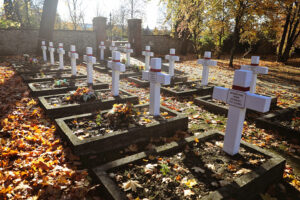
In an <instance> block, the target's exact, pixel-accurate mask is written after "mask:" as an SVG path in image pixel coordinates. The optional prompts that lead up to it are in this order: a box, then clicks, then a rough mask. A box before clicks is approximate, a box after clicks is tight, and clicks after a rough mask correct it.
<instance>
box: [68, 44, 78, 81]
mask: <svg viewBox="0 0 300 200" xmlns="http://www.w3.org/2000/svg"><path fill="white" fill-rule="evenodd" d="M69 57H70V59H71V69H72V76H76V75H77V65H76V59H78V58H79V55H78V53H76V47H75V45H71V46H70V51H69Z"/></svg>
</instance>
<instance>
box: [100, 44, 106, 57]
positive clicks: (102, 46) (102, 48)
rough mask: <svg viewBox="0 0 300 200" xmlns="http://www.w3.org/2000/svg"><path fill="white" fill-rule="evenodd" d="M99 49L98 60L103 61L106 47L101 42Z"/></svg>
mask: <svg viewBox="0 0 300 200" xmlns="http://www.w3.org/2000/svg"><path fill="white" fill-rule="evenodd" d="M99 49H100V60H104V50H105V49H106V47H105V45H104V42H103V41H101V42H100V46H99Z"/></svg>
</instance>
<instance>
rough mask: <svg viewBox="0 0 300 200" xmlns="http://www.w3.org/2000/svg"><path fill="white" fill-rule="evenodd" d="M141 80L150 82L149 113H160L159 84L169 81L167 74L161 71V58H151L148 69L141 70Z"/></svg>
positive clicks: (166, 83)
mask: <svg viewBox="0 0 300 200" xmlns="http://www.w3.org/2000/svg"><path fill="white" fill-rule="evenodd" d="M143 80H147V81H149V82H150V106H149V112H150V114H151V115H154V116H159V115H160V86H161V84H164V85H168V84H170V82H171V76H170V75H169V74H164V73H161V58H151V68H150V71H143Z"/></svg>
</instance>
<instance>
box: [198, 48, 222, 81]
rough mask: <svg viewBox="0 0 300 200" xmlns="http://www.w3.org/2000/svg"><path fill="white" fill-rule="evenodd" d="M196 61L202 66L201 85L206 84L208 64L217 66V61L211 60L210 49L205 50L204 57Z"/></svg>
mask: <svg viewBox="0 0 300 200" xmlns="http://www.w3.org/2000/svg"><path fill="white" fill-rule="evenodd" d="M197 63H198V64H201V65H202V66H203V70H202V81H201V85H202V86H206V85H207V84H208V75H209V66H217V61H214V60H211V52H210V51H205V53H204V59H199V60H198V62H197Z"/></svg>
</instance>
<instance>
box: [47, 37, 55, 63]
mask: <svg viewBox="0 0 300 200" xmlns="http://www.w3.org/2000/svg"><path fill="white" fill-rule="evenodd" d="M48 51H49V52H50V64H51V65H55V63H54V51H55V48H53V42H49V47H48Z"/></svg>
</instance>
